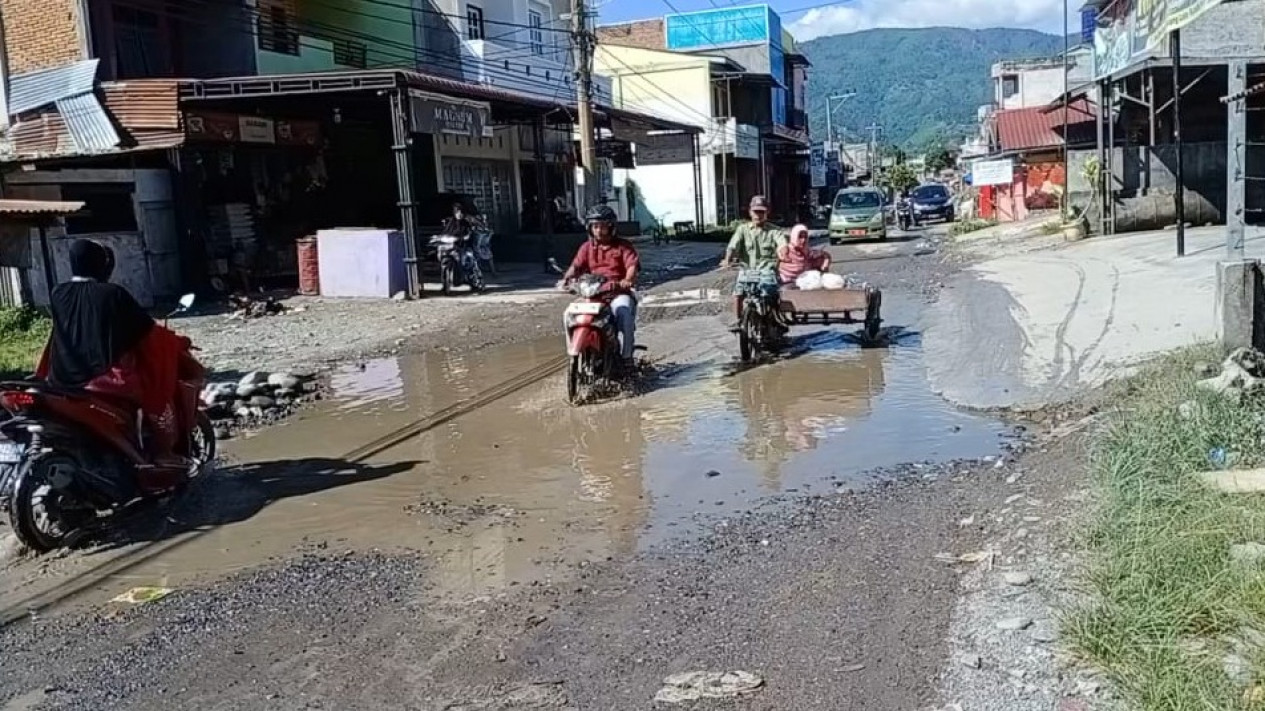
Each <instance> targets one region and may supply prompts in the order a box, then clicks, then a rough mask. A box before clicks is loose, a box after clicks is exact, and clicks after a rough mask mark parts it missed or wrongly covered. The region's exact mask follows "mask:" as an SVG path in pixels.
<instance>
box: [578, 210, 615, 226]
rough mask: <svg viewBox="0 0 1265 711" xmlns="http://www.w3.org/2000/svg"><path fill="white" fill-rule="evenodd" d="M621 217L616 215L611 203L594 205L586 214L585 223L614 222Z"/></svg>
mask: <svg viewBox="0 0 1265 711" xmlns="http://www.w3.org/2000/svg"><path fill="white" fill-rule="evenodd" d="M618 220H619V218H618V217H617V216H616V215H615V211H614V210H612V209H611V208H610V206H609V205H594V206H593V207H590V208H589V211H588V212H586V213H585V214H584V224H586V225H591V224H593V223H594V222H610V223H611V224H614V223H615V222H616V221H618Z"/></svg>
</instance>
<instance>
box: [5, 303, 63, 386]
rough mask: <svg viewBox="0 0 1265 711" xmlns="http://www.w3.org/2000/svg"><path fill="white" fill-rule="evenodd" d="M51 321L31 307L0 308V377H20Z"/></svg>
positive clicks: (45, 337) (34, 356)
mask: <svg viewBox="0 0 1265 711" xmlns="http://www.w3.org/2000/svg"><path fill="white" fill-rule="evenodd" d="M51 327H52V323H51V322H50V321H49V320H48V318H47V317H46V316H44V315H43V314H41V313H40V312H39V311H36V310H34V309H11V308H0V379H4V378H14V377H23V376H26V375H29V374H30V373H31V372H32V371H33V370H35V361H36V359H38V358H39V354H40V350H41V349H43V347H44V343H45V341H47V340H48V332H49V329H50V328H51Z"/></svg>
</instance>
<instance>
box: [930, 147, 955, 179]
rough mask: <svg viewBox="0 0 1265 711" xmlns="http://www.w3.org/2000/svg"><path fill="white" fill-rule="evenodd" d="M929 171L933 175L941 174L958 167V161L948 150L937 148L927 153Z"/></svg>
mask: <svg viewBox="0 0 1265 711" xmlns="http://www.w3.org/2000/svg"><path fill="white" fill-rule="evenodd" d="M926 164H927V170H929V171H931V172H932V173H939V172H940V171H942V170H947V169H949V168H952V167H953V166H954V165H957V161H956V160H954V158H953V153H951V152H950V151H949V149H947V148H943V147H941V148H936V149H934V150H932V151H930V152H928V153H927V158H926Z"/></svg>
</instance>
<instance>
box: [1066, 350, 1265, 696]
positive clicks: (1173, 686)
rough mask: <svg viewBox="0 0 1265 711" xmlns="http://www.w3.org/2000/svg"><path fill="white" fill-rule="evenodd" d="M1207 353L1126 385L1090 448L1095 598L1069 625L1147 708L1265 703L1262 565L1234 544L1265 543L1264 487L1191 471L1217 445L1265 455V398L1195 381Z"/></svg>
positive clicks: (1071, 636) (1242, 456) (1077, 644)
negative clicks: (1223, 488)
mask: <svg viewBox="0 0 1265 711" xmlns="http://www.w3.org/2000/svg"><path fill="white" fill-rule="evenodd" d="M1209 360H1217V359H1216V353H1215V352H1213V351H1212V350H1211V349H1191V350H1187V351H1183V352H1181V353H1178V354H1176V355H1173V356H1171V357H1168V358H1166V359H1164V360H1163V361H1162V362H1161V363H1159V364H1156V365H1155V366H1153V367H1151V368H1148V369H1147V370H1146V371H1144V372H1143V373H1141V374H1140V375H1138V376H1137V377H1135V378H1133V379H1131V380H1129V381H1128V382H1127V383H1124V384H1121V385H1119V386H1118V387H1119V392H1118V393H1117V397H1115V398H1114V400H1115V402H1116V403H1117V409H1116V410H1115V412H1114V413H1112V415H1111V420H1110V421H1109V423H1108V425H1107V426H1106V428H1105V429H1104V430H1103V431H1102V432H1100V433H1099V435H1098V439H1097V441H1096V443H1095V446H1094V449H1093V453H1092V456H1091V466H1092V469H1093V474H1094V486H1095V487H1096V492H1095V494H1096V496H1095V499H1096V501H1097V502H1098V507H1099V508H1098V510H1097V511H1096V512H1095V518H1094V521H1093V525H1092V527H1091V529H1090V530H1089V536H1088V544H1089V546H1090V552H1091V556H1090V560H1091V562H1090V569H1089V571H1088V572H1089V575H1088V581H1087V582H1088V583H1089V587H1090V592H1091V593H1092V594H1093V598H1092V601H1091V602H1089V603H1088V604H1087V605H1086V606H1085V607H1084V608H1082V609H1080V610H1077V611H1074V612H1073V613H1071V614H1070V615H1069V616H1068V617H1067V619H1066V620H1065V622H1064V631H1065V634H1066V636H1067V639H1068V641H1069V643H1070V645H1071V647H1072V649H1073V651H1074V652H1076V653H1078V654H1080V655H1082V656H1083V657H1085V658H1086V660H1087V661H1089V662H1090V663H1091V664H1093V665H1095V666H1097V667H1099V668H1100V669H1102V670H1103V671H1104V672H1105V673H1107V674H1108V675H1109V676H1110V677H1111V678H1112V679H1113V681H1114V682H1115V683H1116V684H1117V685H1118V687H1119V689H1120V691H1121V692H1122V693H1124V694H1125V695H1126V697H1127V698H1128V699H1129V700H1130V701H1131V702H1132V703H1133V705H1134V706H1136V707H1137V708H1141V709H1147V710H1152V709H1153V710H1161V709H1162V710H1165V711H1169V710H1171V711H1178V710H1182V711H1185V710H1188V709H1235V708H1239V709H1265V687H1261V686H1258V685H1257V684H1258V682H1261V681H1265V565H1255V564H1249V565H1243V564H1242V561H1240V562H1239V564H1236V563H1235V561H1233V560H1232V557H1231V546H1233V545H1236V544H1244V543H1255V542H1265V497H1262V496H1244V495H1235V496H1229V495H1225V494H1217V493H1214V492H1212V491H1210V490H1208V489H1206V488H1204V487H1203V486H1202V485H1201V484H1200V483H1199V482H1198V481H1197V480H1196V478H1195V476H1194V475H1195V474H1196V473H1197V472H1199V471H1203V470H1207V469H1209V468H1211V467H1212V465H1211V464H1210V458H1211V459H1216V456H1213V457H1210V453H1219V452H1228V453H1230V456H1231V459H1232V460H1235V461H1236V466H1239V467H1244V466H1256V465H1260V464H1261V463H1262V462H1265V442H1263V440H1262V434H1263V433H1265V429H1263V428H1262V420H1263V417H1265V401H1262V400H1260V399H1256V398H1245V399H1244V400H1243V402H1241V403H1236V402H1233V401H1232V400H1230V399H1229V398H1226V397H1224V396H1221V395H1217V394H1214V393H1211V392H1206V391H1203V390H1201V389H1198V388H1196V386H1195V383H1196V381H1197V379H1198V376H1197V374H1196V368H1195V365H1196V364H1197V363H1198V362H1199V361H1209ZM1257 562H1258V563H1259V562H1260V561H1257Z"/></svg>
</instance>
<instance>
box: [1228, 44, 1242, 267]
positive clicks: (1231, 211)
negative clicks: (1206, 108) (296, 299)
mask: <svg viewBox="0 0 1265 711" xmlns="http://www.w3.org/2000/svg"><path fill="white" fill-rule="evenodd" d="M1227 69H1228V72H1229V86H1227V87H1226V94H1227V96H1229V97H1232V99H1231V100H1230V101H1227V102H1226V106H1225V109H1226V111H1225V119H1226V127H1225V128H1226V132H1225V139H1226V140H1225V143H1226V152H1227V155H1226V163H1225V167H1226V171H1225V172H1226V176H1225V178H1226V181H1225V182H1226V193H1225V198H1226V200H1225V228H1226V230H1225V247H1226V258H1227V259H1229V260H1231V261H1234V260H1241V259H1243V258H1244V249H1243V238H1244V232H1245V230H1246V228H1245V217H1246V210H1247V175H1246V168H1247V144H1246V139H1247V98H1246V92H1247V62H1244V61H1236V62H1231V63H1230V66H1229V67H1227ZM1233 97H1237V98H1233Z"/></svg>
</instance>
